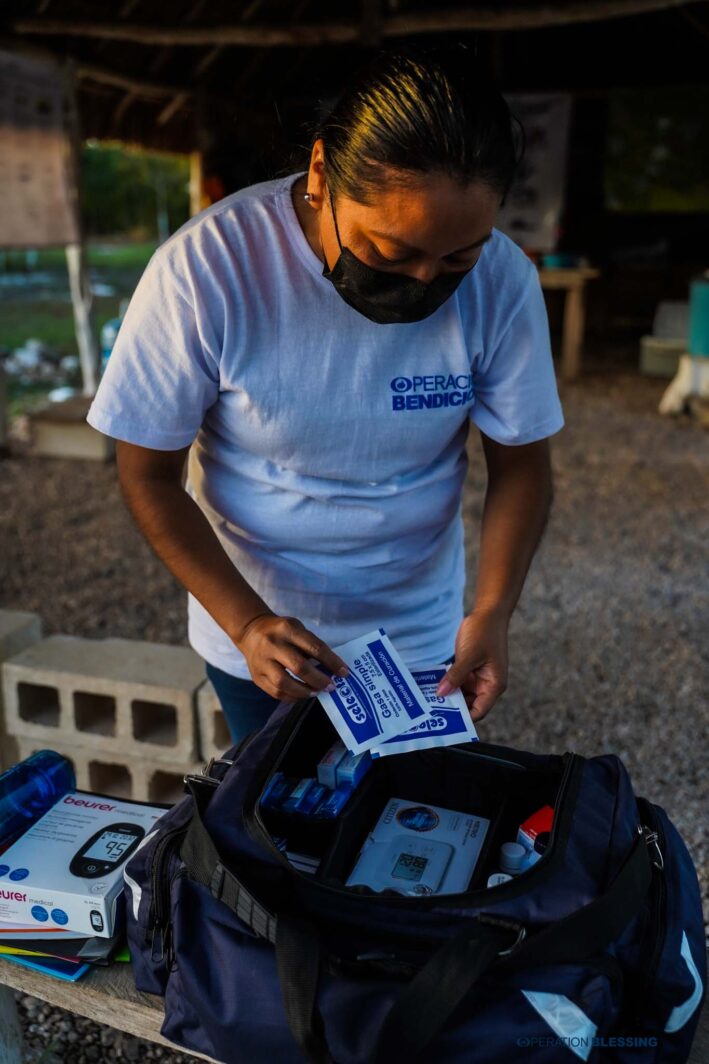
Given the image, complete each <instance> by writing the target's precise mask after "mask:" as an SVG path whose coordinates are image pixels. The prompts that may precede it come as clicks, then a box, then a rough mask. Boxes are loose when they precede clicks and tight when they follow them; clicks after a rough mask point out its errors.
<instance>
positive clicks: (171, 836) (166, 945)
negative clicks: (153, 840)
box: [146, 826, 187, 964]
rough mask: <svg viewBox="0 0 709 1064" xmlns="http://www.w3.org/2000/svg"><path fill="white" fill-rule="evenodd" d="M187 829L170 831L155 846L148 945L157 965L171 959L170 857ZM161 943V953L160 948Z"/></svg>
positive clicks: (151, 873) (151, 877)
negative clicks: (169, 952) (169, 957)
mask: <svg viewBox="0 0 709 1064" xmlns="http://www.w3.org/2000/svg"><path fill="white" fill-rule="evenodd" d="M186 832H187V827H186V826H183V827H179V828H172V829H171V830H170V831H166V832H165V834H164V835H163V837H162V838H161V839H160V841H159V842H158V844H157V846H156V847H155V853H154V854H153V861H152V865H151V869H150V886H151V890H152V900H151V905H150V914H149V918H148V930H147V934H146V944H147V943H149V945H150V958H151V960H152V961H154V962H155V963H157V964H161V963H162V962H163V961H164V960H166V959H167V953H168V951H169V949H170V939H171V937H172V936H171V935H170V890H171V887H172V879H174V878H175V877H174V876H173V877H172V878H169V877H168V875H167V871H168V867H169V860H170V858H171V857H172V856H173V854H174V852H175V850H176V849H177V846H178V845H179V843H181V841H182V838H183V837H184V835H185V834H186ZM158 943H159V946H160V952H159V953H158V951H157V945H158Z"/></svg>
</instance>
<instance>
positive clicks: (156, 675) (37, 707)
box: [3, 635, 204, 765]
mask: <svg viewBox="0 0 709 1064" xmlns="http://www.w3.org/2000/svg"><path fill="white" fill-rule="evenodd" d="M203 680H204V662H203V661H202V659H201V658H200V657H199V655H198V654H196V653H195V652H194V651H193V650H192V649H191V648H189V647H175V646H166V645H163V644H160V643H143V642H140V641H137V640H130V639H79V638H77V637H75V636H66V635H55V636H50V637H49V638H48V639H44V640H42V641H41V642H39V643H36V644H35V645H34V646H31V647H28V648H27V649H25V650H24V651H22V652H21V653H20V654H17V655H15V656H14V657H12V658H11V659H10V660H9V661H6V662H5V663H4V665H3V689H4V693H5V704H6V711H7V730H8V732H9V733H10V734H12V735H16V736H21V737H23V738H26V739H35V740H37V741H40V742H42V743H45V744H46V745H47V746H53V745H54V743H55V742H56V741H59V742H67V741H71V743H72V744H76V745H77V746H78V747H81V748H82V749H86V750H89V751H95V752H96V753H97V754H102V755H108V756H109V759H111V758H114V757H117V756H120V757H121V758H125V757H128V756H132V757H137V758H139V759H141V760H145V761H150V762H152V761H162V762H167V763H172V762H175V763H177V764H178V765H183V764H193V763H194V762H195V761H196V760H197V759H198V756H199V753H198V748H197V727H196V705H195V702H196V698H195V693H196V690H197V688H198V687H199V686H200V685H201V684H202V682H203Z"/></svg>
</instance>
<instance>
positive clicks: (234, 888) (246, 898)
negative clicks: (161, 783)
mask: <svg viewBox="0 0 709 1064" xmlns="http://www.w3.org/2000/svg"><path fill="white" fill-rule="evenodd" d="M198 783H201V781H200V780H199V777H196V776H188V777H186V778H185V785H186V787H187V788H188V790H189V792H190V794H191V795H192V798H193V800H194V811H193V813H192V818H191V819H190V823H189V827H188V828H187V832H186V833H185V837H184V839H183V840H182V846H181V847H180V857H181V858H182V860H183V861H184V863H185V865H186V866H187V869H188V871H189V874H190V876H191V877H192V879H195V880H196V881H197V882H198V883H201V884H202V885H203V886H205V887H207V888H208V889H209V891H210V893H211V894H212V896H213V897H215V898H217V899H218V901H221V902H224V904H225V905H226V906H227V907H228V908H229V909H231V911H232V912H233V913H235V914H236V915H237V916H238V917H239V919H240V920H243V922H244V923H245V924H246V925H247V926H248V927H250V928H251V930H252V931H253V932H254V933H255V934H257V935H258V936H259V938H265V939H267V940H268V941H269V942H271V943H272V944H273V945H274V946H275V944H276V917H275V916H274V915H273V913H271V912H269V911H268V909H266V908H265V906H263V905H261V903H260V902H259V901H257V900H256V898H254V896H253V894H251V892H250V891H249V890H247V888H246V887H245V886H244V884H243V883H242V882H241V880H240V879H238V878H237V877H236V876H235V875H234V874H233V873H232V872H230V871H229V869H228V868H226V867H225V865H223V864H222V859H221V857H220V856H219V852H218V850H217V848H216V846H215V845H214V843H213V842H212V836H211V835H210V834H209V832H208V831H207V828H206V826H205V823H204V820H203V819H202V813H203V811H204V809H206V807H207V805H208V804H209V799H210V798H211V797H212V794H213V793H214V786H213V784H212V783H209V781H207V780H206V779H205V784H206V785H204V786H198Z"/></svg>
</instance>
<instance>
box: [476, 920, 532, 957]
mask: <svg viewBox="0 0 709 1064" xmlns="http://www.w3.org/2000/svg"><path fill="white" fill-rule="evenodd" d="M478 921H479V922H480V923H483V924H489V925H490V926H492V927H502V928H505V930H509V931H516V932H517V938H516V939H515V940H514V942H513V943H512V945H511V946H508V947H507V949H501V950H499V952H498V954H497V956H498V957H506V956H507V955H508V954H509V953H512V951H513V950H515V949H517V947H518V946H519V944H520V942H522V941H523V940H524V939H525V938H526V937H527V928H526V927H525V926H524V924H519V923H517V921H516V920H506V919H505V918H504V917H502V916H493V915H492V914H490V913H480V914H479V915H478Z"/></svg>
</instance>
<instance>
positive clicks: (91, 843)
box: [69, 824, 145, 879]
mask: <svg viewBox="0 0 709 1064" xmlns="http://www.w3.org/2000/svg"><path fill="white" fill-rule="evenodd" d="M144 835H145V831H144V829H143V828H142V827H141V826H140V825H139V824H109V825H108V826H107V827H105V828H101V830H100V831H97V832H96V834H95V835H92V836H91V838H90V839H89V840H88V842H85V843H84V845H83V846H82V847H81V849H80V850H79V851H78V852H77V853H76V854H75V855H74V856H73V857H72V859H71V862H70V864H69V871H70V872H71V874H72V875H73V876H80V877H81V878H82V879H97V878H98V877H99V876H105V875H108V873H109V872H113V870H114V869H115V868H117V867H118V865H120V864H123V862H124V861H127V860H128V858H129V857H130V855H131V854H132V853H133V851H134V850H135V849H136V847H137V845H138V843H139V842H140V840H141V839H142V838H143V836H144Z"/></svg>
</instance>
